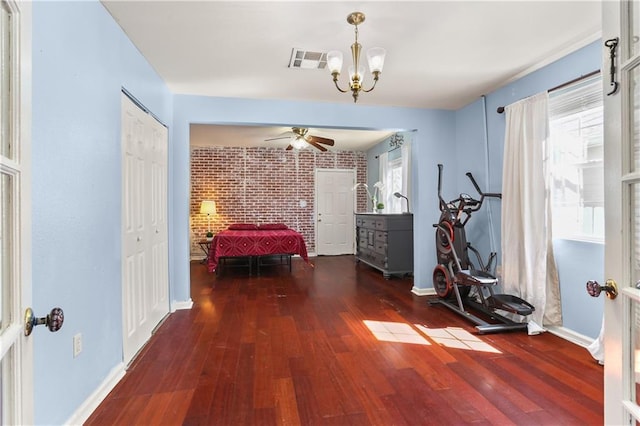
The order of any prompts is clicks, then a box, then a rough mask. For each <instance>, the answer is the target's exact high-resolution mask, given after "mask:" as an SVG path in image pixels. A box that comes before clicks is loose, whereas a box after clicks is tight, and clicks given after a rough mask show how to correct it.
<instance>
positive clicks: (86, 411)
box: [64, 363, 125, 425]
mask: <svg viewBox="0 0 640 426" xmlns="http://www.w3.org/2000/svg"><path fill="white" fill-rule="evenodd" d="M124 373H125V365H124V363H120V364H118V365H116V366H115V367H113V369H112V370H111V372H110V373H109V375H108V376H107V377H106V378H105V379H104V381H103V382H102V384H100V386H98V388H97V389H96V390H95V391H94V392H93V393H92V394H91V395H90V396H89V398H87V399H86V400H85V401H84V402H83V403H82V405H80V406H79V407H78V409H77V410H76V412H75V413H73V414H72V415H71V417H70V418H69V420H67V421H66V422H65V423H64V424H65V425H82V424H84V422H86V421H87V419H88V418H89V416H91V414H93V412H94V411H95V409H96V408H98V405H100V403H101V402H102V401H104V399H105V398H106V397H107V395H109V392H111V391H112V390H113V388H114V387H116V385H117V384H118V382H119V381H120V380H121V379H122V378H123V377H124Z"/></svg>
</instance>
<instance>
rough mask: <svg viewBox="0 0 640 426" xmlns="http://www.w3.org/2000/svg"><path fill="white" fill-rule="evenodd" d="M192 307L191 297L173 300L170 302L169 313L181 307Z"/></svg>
mask: <svg viewBox="0 0 640 426" xmlns="http://www.w3.org/2000/svg"><path fill="white" fill-rule="evenodd" d="M192 307H193V300H191V299H189V300H183V301H177V300H173V301H172V302H171V313H173V312H175V311H179V310H182V309H191V308H192Z"/></svg>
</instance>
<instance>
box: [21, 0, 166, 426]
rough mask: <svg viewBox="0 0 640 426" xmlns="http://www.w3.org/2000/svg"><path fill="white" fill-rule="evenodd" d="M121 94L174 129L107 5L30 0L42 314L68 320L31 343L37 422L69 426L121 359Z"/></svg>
mask: <svg viewBox="0 0 640 426" xmlns="http://www.w3.org/2000/svg"><path fill="white" fill-rule="evenodd" d="M121 87H125V88H127V89H128V90H129V91H130V92H131V93H133V94H134V95H135V96H136V97H137V98H138V99H140V100H141V101H142V102H143V103H144V104H145V105H146V106H147V107H149V108H150V109H151V110H152V111H153V112H154V113H155V114H156V115H158V116H159V117H160V118H161V119H162V120H163V121H165V122H166V123H169V122H170V118H171V115H172V108H171V94H170V93H169V91H168V89H167V88H166V86H165V84H164V83H163V82H162V80H161V79H160V78H159V76H158V75H157V74H156V73H155V72H154V71H153V69H152V68H151V67H150V66H149V64H148V63H147V62H146V61H145V60H144V58H143V57H142V56H141V55H140V54H139V52H138V51H137V49H136V48H135V47H134V46H133V45H132V44H131V42H130V41H129V40H128V38H127V37H126V36H125V34H124V33H123V32H122V31H121V29H120V27H119V26H118V25H117V24H116V23H115V22H114V21H113V19H112V18H111V16H110V15H109V14H108V13H107V12H106V10H105V9H104V7H103V6H102V5H101V4H100V3H98V2H34V3H33V141H32V151H33V156H32V160H33V181H32V196H33V218H32V219H33V222H32V223H33V225H32V226H33V308H34V311H35V312H36V314H37V315H39V316H42V315H45V314H46V313H48V312H49V311H50V310H51V308H52V307H54V306H60V307H62V308H63V309H64V313H65V323H64V327H62V329H61V330H60V331H58V332H57V333H49V332H48V331H47V330H45V329H43V328H40V327H38V328H37V329H36V330H35V331H34V334H33V335H32V337H33V343H34V393H35V394H34V396H35V413H34V416H35V421H36V422H37V423H38V424H62V423H63V422H65V421H66V420H67V419H68V418H69V417H70V416H71V415H72V413H74V412H75V411H76V410H77V409H78V407H79V406H80V404H82V403H83V402H84V401H85V400H86V399H87V398H88V397H89V395H91V393H93V392H94V391H95V390H96V388H97V387H98V386H99V385H100V384H101V383H102V382H103V381H104V379H105V377H106V376H107V375H108V374H109V372H110V371H111V370H112V369H113V368H114V367H115V366H117V365H118V364H120V363H121V362H122V310H121V305H122V300H121V284H120V283H121V272H120V270H121V266H120V261H121V254H120V252H121V240H120V233H121V226H120V215H121V213H120V207H121V203H120V198H121V195H120V194H121V179H120V169H121V168H120V156H121V152H120V128H121V126H120V113H121V108H120V90H121ZM76 333H82V337H83V351H82V353H81V354H80V355H79V356H78V357H77V358H73V350H72V347H73V346H72V336H73V335H75V334H76Z"/></svg>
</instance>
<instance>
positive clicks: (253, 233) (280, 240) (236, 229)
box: [208, 224, 309, 273]
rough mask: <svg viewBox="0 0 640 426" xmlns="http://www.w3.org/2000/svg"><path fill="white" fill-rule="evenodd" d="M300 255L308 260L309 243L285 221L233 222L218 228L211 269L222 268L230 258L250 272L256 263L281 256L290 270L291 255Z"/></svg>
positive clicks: (211, 270)
mask: <svg viewBox="0 0 640 426" xmlns="http://www.w3.org/2000/svg"><path fill="white" fill-rule="evenodd" d="M296 254H297V255H299V256H300V257H302V258H303V259H304V260H305V262H307V263H308V262H309V256H308V254H307V246H306V244H305V242H304V238H303V237H302V235H301V234H300V233H298V232H296V231H294V230H293V229H289V228H288V227H287V226H286V225H282V224H264V225H260V226H257V225H252V224H234V225H230V226H229V229H226V230H224V231H221V232H219V233H218V234H217V235H216V236H215V237H214V238H213V241H212V242H211V246H210V247H209V261H208V270H209V272H219V269H220V266H221V265H222V266H223V267H224V266H226V264H227V261H228V260H232V261H239V262H240V264H241V265H243V266H247V267H248V268H249V273H251V271H252V268H253V264H254V263H255V264H256V265H257V268H258V273H260V266H261V265H265V264H269V262H268V260H274V259H280V261H281V262H280V264H282V261H285V262H288V263H284V264H287V265H288V266H289V270H291V256H293V255H296Z"/></svg>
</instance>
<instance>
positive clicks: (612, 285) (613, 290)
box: [587, 280, 618, 300]
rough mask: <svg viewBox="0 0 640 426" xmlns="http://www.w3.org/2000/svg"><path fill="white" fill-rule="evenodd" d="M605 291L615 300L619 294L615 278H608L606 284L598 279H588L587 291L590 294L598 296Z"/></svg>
mask: <svg viewBox="0 0 640 426" xmlns="http://www.w3.org/2000/svg"><path fill="white" fill-rule="evenodd" d="M603 291H604V292H605V293H606V294H607V297H608V298H609V299H611V300H613V299H615V298H616V297H617V296H618V284H616V282H615V281H614V280H607V282H606V283H605V285H600V284H598V282H597V281H591V280H589V281H587V293H589V296H591V297H598V296H600V293H602V292H603Z"/></svg>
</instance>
